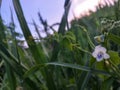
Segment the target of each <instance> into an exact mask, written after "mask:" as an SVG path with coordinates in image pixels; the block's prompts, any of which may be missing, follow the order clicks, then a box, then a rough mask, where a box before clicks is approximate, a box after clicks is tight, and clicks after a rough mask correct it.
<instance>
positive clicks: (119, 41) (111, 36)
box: [108, 33, 120, 45]
mask: <svg viewBox="0 0 120 90" xmlns="http://www.w3.org/2000/svg"><path fill="white" fill-rule="evenodd" d="M108 39H110V40H112V41H113V42H115V43H116V44H119V45H120V37H119V36H117V35H114V34H111V33H110V34H109V35H108Z"/></svg>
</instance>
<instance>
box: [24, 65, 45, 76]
mask: <svg viewBox="0 0 120 90" xmlns="http://www.w3.org/2000/svg"><path fill="white" fill-rule="evenodd" d="M44 66H45V65H43V64H42V65H41V64H40V65H35V66H34V67H32V68H30V69H29V70H28V71H26V72H25V74H24V75H23V77H24V78H27V77H29V76H30V75H32V74H34V73H35V72H37V71H39V69H41V68H43V67H44Z"/></svg>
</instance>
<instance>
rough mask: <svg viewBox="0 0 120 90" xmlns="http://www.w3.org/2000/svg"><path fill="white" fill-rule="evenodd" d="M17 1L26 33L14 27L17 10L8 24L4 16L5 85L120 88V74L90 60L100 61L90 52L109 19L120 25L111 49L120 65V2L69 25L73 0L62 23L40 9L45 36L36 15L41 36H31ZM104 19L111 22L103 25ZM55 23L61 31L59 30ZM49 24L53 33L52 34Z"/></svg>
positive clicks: (37, 89)
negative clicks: (50, 22) (50, 21)
mask: <svg viewBox="0 0 120 90" xmlns="http://www.w3.org/2000/svg"><path fill="white" fill-rule="evenodd" d="M12 1H13V5H14V8H15V12H16V15H17V17H18V20H19V23H20V26H21V29H22V32H23V35H21V34H19V33H17V32H16V31H15V23H14V17H13V15H12V10H11V22H10V24H9V25H5V24H4V22H3V20H2V17H1V16H0V90H119V88H120V81H119V80H120V79H118V78H116V77H114V75H111V74H109V73H108V72H107V71H106V69H103V66H104V64H103V63H99V64H97V65H98V66H97V69H96V68H94V65H91V63H93V62H92V61H95V59H94V58H92V57H91V52H92V51H93V49H94V45H98V43H97V42H95V40H94V37H95V36H98V35H100V34H101V32H103V31H106V30H108V29H110V28H111V25H109V24H110V23H114V22H116V21H118V24H117V26H116V27H115V28H112V29H113V30H111V33H112V34H114V35H115V36H118V37H116V38H115V37H112V38H110V39H111V40H110V43H108V46H109V47H108V48H109V49H110V50H113V51H112V54H115V53H116V54H115V55H116V56H114V57H113V59H115V58H116V57H117V59H118V62H117V63H118V65H119V64H120V61H119V60H120V57H119V53H120V47H119V44H120V41H119V38H120V37H119V36H120V30H119V25H120V24H119V18H120V3H119V1H118V2H116V3H115V5H114V6H111V7H107V6H106V7H104V8H100V9H98V10H97V12H95V13H92V14H91V15H90V16H86V17H83V18H80V19H76V18H75V19H74V20H72V21H71V22H70V26H69V23H68V20H67V16H68V13H69V8H70V5H71V3H70V2H69V0H68V2H65V5H64V13H63V17H62V18H61V22H60V23H55V24H53V25H51V26H50V25H48V24H47V21H45V20H44V19H43V18H42V16H41V14H40V13H38V17H39V20H40V22H41V24H42V25H43V27H44V32H45V33H46V35H47V36H46V37H45V38H42V36H41V35H40V32H39V29H38V27H37V24H36V22H35V21H34V20H33V26H34V28H35V30H36V33H37V34H38V37H37V39H36V38H34V37H33V36H32V33H31V29H29V27H28V25H27V22H26V20H25V18H24V9H22V8H21V5H20V2H19V0H12ZM0 2H2V0H0ZM102 20H107V21H108V22H107V21H106V22H105V23H104V24H103V23H101V21H102ZM112 20H113V21H112ZM109 21H111V22H109ZM56 25H58V26H59V28H58V30H55V29H54V26H56ZM49 29H50V30H52V31H53V32H54V33H53V34H49V33H48V31H49ZM57 31H58V32H57ZM21 37H24V38H25V41H23V40H21V39H20V38H21ZM117 41H118V42H117ZM25 42H27V44H28V47H26V46H25V45H24V43H25ZM93 43H94V44H93ZM115 51H116V52H115ZM117 52H118V53H117ZM101 67H102V69H101Z"/></svg>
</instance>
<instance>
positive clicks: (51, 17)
mask: <svg viewBox="0 0 120 90" xmlns="http://www.w3.org/2000/svg"><path fill="white" fill-rule="evenodd" d="M64 1H65V0H20V3H21V6H22V9H23V11H24V15H25V18H26V21H27V23H28V25H29V27H30V28H31V29H32V32H34V29H33V28H32V27H31V24H30V23H32V19H34V20H35V22H36V23H37V24H38V25H39V26H40V27H41V28H42V26H41V25H40V22H39V18H38V15H37V13H38V12H40V13H41V15H42V17H43V18H44V19H46V20H47V22H48V24H49V25H52V24H53V23H56V22H60V21H61V17H62V15H63V12H64ZM72 1H73V2H72V6H71V9H70V14H69V16H68V19H69V21H70V20H72V19H73V13H74V15H75V17H82V16H85V15H90V11H89V10H91V11H93V12H95V11H96V7H97V6H98V4H101V6H104V5H106V4H107V5H113V1H116V0H72ZM10 7H11V8H12V10H13V15H14V21H15V24H16V30H17V31H18V32H20V33H22V32H21V29H20V27H19V23H18V20H17V17H16V14H15V11H14V8H13V5H12V0H2V7H1V11H0V12H1V15H2V18H3V20H4V23H5V24H7V25H8V24H9V23H10V21H11V20H10V19H11V14H10ZM34 34H35V33H34ZM42 36H45V34H44V33H42Z"/></svg>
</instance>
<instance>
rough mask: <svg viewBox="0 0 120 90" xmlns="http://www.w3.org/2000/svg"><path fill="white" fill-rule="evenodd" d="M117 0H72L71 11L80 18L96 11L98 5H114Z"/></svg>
mask: <svg viewBox="0 0 120 90" xmlns="http://www.w3.org/2000/svg"><path fill="white" fill-rule="evenodd" d="M116 1H118V0H84V1H82V0H73V2H72V3H73V13H74V15H75V17H77V18H81V17H83V16H87V15H90V14H91V12H96V10H97V9H98V8H99V7H104V6H106V5H107V6H111V5H114V2H116Z"/></svg>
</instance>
